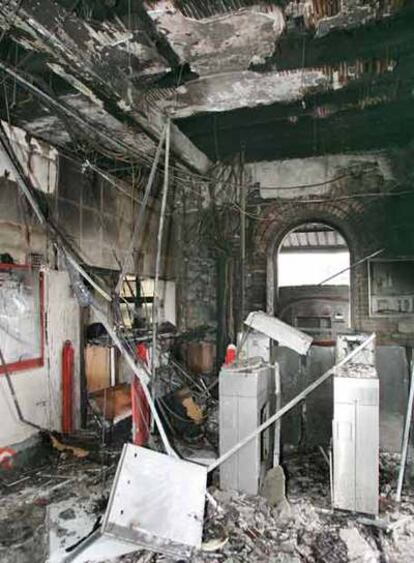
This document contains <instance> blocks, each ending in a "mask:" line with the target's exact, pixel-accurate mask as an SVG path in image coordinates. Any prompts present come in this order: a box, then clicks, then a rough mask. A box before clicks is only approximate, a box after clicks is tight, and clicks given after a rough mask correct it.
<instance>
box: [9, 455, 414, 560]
mask: <svg viewBox="0 0 414 563" xmlns="http://www.w3.org/2000/svg"><path fill="white" fill-rule="evenodd" d="M119 453H120V450H119V449H118V450H117V449H114V450H113V451H111V450H108V452H107V459H106V460H105V463H102V462H99V461H98V460H96V459H94V458H96V456H94V455H92V456H91V457H90V458H85V459H76V458H74V457H69V456H67V457H66V459H62V455H58V454H55V456H54V458H52V460H51V461H50V462H49V463H48V464H47V466H39V467H36V468H33V469H32V470H30V471H28V472H27V474H25V475H21V477H20V478H23V477H27V479H25V480H24V481H21V482H20V483H18V482H17V481H16V484H15V485H13V486H12V487H7V486H6V485H5V484H4V483H3V482H2V484H1V485H0V486H1V489H2V503H1V506H0V561H2V563H12V562H13V563H16V562H19V563H29V562H30V563H44V562H45V561H48V562H49V563H60V562H62V563H63V561H66V559H65V558H67V557H69V555H70V554H71V551H69V552H68V551H66V550H67V549H68V548H70V547H73V546H75V545H76V544H77V543H78V542H79V541H80V540H81V539H83V538H85V537H86V536H88V534H90V533H91V532H92V531H93V529H94V526H95V525H96V523H97V522H98V520H99V518H100V517H102V516H103V514H104V512H105V509H106V506H107V502H108V498H109V493H110V490H111V486H112V481H113V478H114V473H115V470H116V466H117V460H118V456H119ZM398 464H399V456H397V455H385V454H383V455H382V456H381V472H380V475H381V481H380V482H381V496H380V498H381V502H380V506H381V507H382V512H381V514H380V518H381V519H386V520H387V521H389V522H390V523H393V522H398V525H397V526H395V528H394V529H391V530H390V531H387V530H383V529H381V528H378V527H376V526H367V525H366V524H365V523H361V522H360V521H359V517H360V515H357V514H355V515H353V514H351V513H346V512H338V511H335V512H334V511H332V510H331V507H330V493H329V470H328V466H327V465H326V462H325V460H324V459H323V458H322V456H321V454H320V452H319V450H315V451H311V452H307V453H305V452H296V453H291V454H289V455H286V457H285V461H284V469H285V472H286V488H287V500H282V501H281V502H279V503H278V504H277V505H276V506H274V507H272V506H271V505H270V504H269V503H268V501H267V500H266V499H265V498H264V497H262V496H248V495H244V494H240V493H237V492H231V491H221V490H219V489H217V488H216V487H215V483H217V479H216V478H214V482H213V485H212V486H211V487H210V489H209V491H210V493H211V494H212V495H213V497H214V498H215V499H216V500H217V501H218V503H219V507H218V508H217V510H213V509H212V508H211V507H210V506H209V508H208V509H207V513H206V520H205V524H204V532H203V543H202V549H201V550H200V551H199V552H198V553H197V554H196V555H195V556H194V557H192V559H191V562H192V563H204V562H211V563H221V562H226V563H242V562H246V563H247V562H249V563H250V562H252V563H254V562H268V561H272V562H275V563H276V562H280V563H300V562H306V563H308V562H309V563H346V562H355V563H357V562H358V563H371V562H372V563H374V562H376V563H382V562H383V561H390V562H397V561H398V563H412V560H413V559H412V554H413V553H414V502H413V501H414V493H413V490H412V487H409V486H407V487H406V488H405V489H404V494H403V497H402V502H401V503H400V505H398V504H396V503H395V502H394V501H393V494H394V492H395V486H396V479H397V476H398V467H399V465H398ZM116 550H118V551H116ZM128 550H130V552H129V553H128ZM131 550H134V551H131ZM85 553H86V552H85ZM89 553H91V552H89ZM94 553H95V555H94V557H98V559H95V558H93V557H92V556H91V555H90V558H89V559H88V560H89V561H97V562H99V563H106V562H109V561H113V562H116V563H118V562H119V563H121V562H123V563H137V562H144V561H145V562H146V563H149V562H150V561H151V562H152V563H161V562H166V563H167V562H171V563H172V562H173V561H178V559H174V558H171V557H168V556H166V555H157V554H155V553H152V552H149V551H146V550H138V551H137V550H136V546H131V544H129V545H126V546H125V544H124V545H115V544H114V543H113V542H112V543H111V545H108V544H107V545H103V546H100V548H99V551H96V549H95V550H94ZM103 553H105V556H104V558H103V559H102V558H101V559H99V557H103V555H102V554H103ZM121 553H122V555H121ZM74 561H85V559H74Z"/></svg>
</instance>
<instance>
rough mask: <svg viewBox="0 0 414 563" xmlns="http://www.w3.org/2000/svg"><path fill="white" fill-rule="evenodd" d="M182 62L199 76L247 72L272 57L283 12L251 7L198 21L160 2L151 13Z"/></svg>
mask: <svg viewBox="0 0 414 563" xmlns="http://www.w3.org/2000/svg"><path fill="white" fill-rule="evenodd" d="M149 14H150V15H151V17H152V18H153V19H154V21H155V23H156V25H157V27H158V29H159V30H160V31H161V32H162V33H164V34H165V36H166V37H167V38H168V41H169V42H170V44H171V45H172V47H173V49H174V50H175V51H176V52H177V53H178V55H179V56H180V59H181V61H182V62H186V63H188V64H189V65H190V68H191V70H192V71H193V72H196V73H197V74H198V75H199V76H206V75H210V74H218V73H221V72H229V71H235V70H245V69H248V68H249V67H250V65H251V64H260V63H264V62H265V61H266V59H267V57H270V56H271V55H272V54H273V52H274V50H275V45H276V42H277V40H278V39H279V37H280V36H281V34H282V32H283V30H284V28H285V18H284V15H283V12H282V10H281V9H280V8H277V7H276V6H274V7H273V8H272V9H271V10H267V11H263V10H261V9H260V7H258V6H251V7H249V8H244V9H241V10H238V11H236V12H233V13H227V14H224V15H218V16H212V17H209V18H206V19H204V20H195V19H192V18H188V17H186V16H184V15H183V14H182V13H181V12H180V11H179V10H178V9H176V8H175V7H174V4H173V3H172V2H168V1H165V0H163V1H161V2H157V4H156V6H155V8H154V9H153V10H151V11H149Z"/></svg>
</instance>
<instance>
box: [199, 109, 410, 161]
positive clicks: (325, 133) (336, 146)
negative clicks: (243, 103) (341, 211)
mask: <svg viewBox="0 0 414 563" xmlns="http://www.w3.org/2000/svg"><path fill="white" fill-rule="evenodd" d="M239 119H240V117H239ZM205 129H206V133H207V132H208V133H209V136H207V135H206V134H205V135H200V136H196V135H191V138H192V139H193V141H194V142H195V143H196V144H198V145H199V146H200V148H201V149H202V150H204V151H205V152H206V154H208V155H210V156H211V158H217V159H220V160H225V159H229V158H232V157H234V154H235V153H236V152H237V150H240V147H242V146H243V147H244V151H245V157H246V162H255V161H262V160H283V159H290V158H306V157H309V156H320V155H324V154H340V153H353V152H358V151H370V150H379V149H384V148H390V147H391V148H392V147H404V146H406V145H408V144H409V143H410V142H412V131H413V130H414V108H413V104H412V101H411V100H408V101H407V100H403V101H395V102H393V103H390V102H388V103H385V104H382V105H381V104H380V105H372V106H371V105H367V106H366V107H365V109H361V108H360V107H357V108H353V109H349V110H347V111H342V112H338V113H333V114H331V115H329V114H328V115H327V116H326V117H325V118H324V119H314V118H313V117H312V116H310V115H306V116H304V117H303V118H302V119H300V120H297V121H295V120H290V121H289V120H284V121H281V122H278V123H274V122H273V123H262V124H261V125H256V126H255V127H253V128H247V127H246V128H244V129H238V128H233V129H227V130H225V131H221V132H219V131H217V128H216V127H215V124H214V120H213V119H212V120H211V122H210V124H209V128H208V130H207V124H206V127H205ZM189 134H190V133H189Z"/></svg>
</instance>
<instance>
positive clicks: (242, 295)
mask: <svg viewBox="0 0 414 563" xmlns="http://www.w3.org/2000/svg"><path fill="white" fill-rule="evenodd" d="M244 180H245V178H244V151H242V152H241V154H240V309H241V314H240V319H239V330H240V325H241V328H243V319H244V302H245V293H246V192H247V185H246V182H245V181H244Z"/></svg>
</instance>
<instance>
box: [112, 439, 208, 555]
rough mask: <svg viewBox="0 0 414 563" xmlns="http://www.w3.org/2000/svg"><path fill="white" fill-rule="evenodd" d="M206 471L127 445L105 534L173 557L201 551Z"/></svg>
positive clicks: (202, 468) (181, 461) (114, 485)
mask: <svg viewBox="0 0 414 563" xmlns="http://www.w3.org/2000/svg"><path fill="white" fill-rule="evenodd" d="M206 484H207V468H206V467H203V466H201V465H198V464H195V463H191V462H188V461H183V460H181V459H177V458H173V457H171V456H168V455H166V454H162V453H159V452H154V451H152V450H148V449H146V448H141V447H139V446H134V445H133V444H125V446H124V449H123V452H122V456H121V459H120V461H119V465H118V470H117V473H116V476H115V480H114V484H113V487H112V491H111V496H110V499H109V503H108V507H107V511H106V514H105V518H104V522H103V526H102V533H103V534H104V535H111V536H113V537H116V538H117V539H120V540H124V541H129V542H132V543H134V544H136V545H137V546H138V547H137V548H139V547H142V548H145V549H150V550H153V551H157V552H161V553H166V554H168V555H172V556H179V557H190V556H191V555H192V553H193V552H194V550H196V549H199V548H200V547H201V541H202V533H203V518H204V505H205V495H206Z"/></svg>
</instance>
